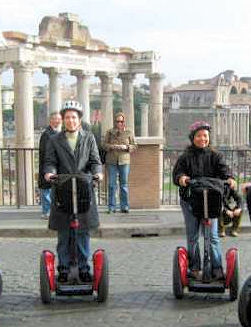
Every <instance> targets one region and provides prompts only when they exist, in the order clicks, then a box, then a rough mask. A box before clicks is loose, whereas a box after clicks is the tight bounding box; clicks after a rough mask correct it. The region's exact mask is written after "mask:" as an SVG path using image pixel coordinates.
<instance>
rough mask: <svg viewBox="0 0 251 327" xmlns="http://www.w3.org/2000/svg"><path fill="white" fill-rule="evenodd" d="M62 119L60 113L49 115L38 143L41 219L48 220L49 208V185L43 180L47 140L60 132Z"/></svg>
mask: <svg viewBox="0 0 251 327" xmlns="http://www.w3.org/2000/svg"><path fill="white" fill-rule="evenodd" d="M61 126H62V117H61V115H60V113H58V112H53V113H51V114H50V121H49V126H47V127H46V129H45V130H44V132H43V133H42V135H41V138H40V141H39V173H38V187H39V189H40V193H41V206H42V216H41V218H42V219H48V218H49V215H50V206H51V183H48V182H47V181H46V180H45V178H44V169H43V167H44V161H45V151H46V146H47V143H48V140H49V138H50V137H51V136H52V135H55V134H57V133H58V132H60V131H61Z"/></svg>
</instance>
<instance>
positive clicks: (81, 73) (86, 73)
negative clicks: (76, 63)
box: [71, 69, 95, 77]
mask: <svg viewBox="0 0 251 327" xmlns="http://www.w3.org/2000/svg"><path fill="white" fill-rule="evenodd" d="M71 75H72V76H77V77H78V76H86V77H91V76H95V72H93V71H89V70H82V69H72V70H71Z"/></svg>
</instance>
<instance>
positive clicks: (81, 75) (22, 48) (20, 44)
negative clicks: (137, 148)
mask: <svg viewBox="0 0 251 327" xmlns="http://www.w3.org/2000/svg"><path fill="white" fill-rule="evenodd" d="M3 37H5V39H3V40H1V42H0V77H1V73H2V72H3V71H4V70H7V69H9V68H12V69H13V73H14V97H15V101H14V102H15V106H14V110H15V127H16V147H18V148H27V147H28V148H32V147H33V146H34V119H33V85H32V83H33V73H34V71H35V70H40V71H42V72H43V73H44V74H47V75H48V80H49V83H48V84H49V85H48V90H49V97H48V103H49V112H48V113H52V112H59V111H60V109H61V103H62V92H61V91H62V90H61V87H62V85H61V78H62V76H63V75H64V74H71V75H72V76H75V78H76V91H77V92H76V93H77V95H76V100H78V101H79V102H80V103H81V105H82V107H83V119H84V120H85V121H86V122H90V106H89V100H90V97H89V85H90V78H91V77H92V76H97V77H99V79H100V88H101V113H102V122H101V130H102V136H104V135H105V133H106V131H107V130H108V129H109V128H111V127H112V126H113V80H114V78H116V77H119V78H120V79H121V82H122V110H123V111H124V112H125V114H126V116H127V126H128V127H130V128H131V129H132V130H134V92H133V82H134V78H135V77H136V74H139V73H140V74H145V75H146V78H149V89H150V101H149V102H150V103H149V109H148V110H144V114H145V115H148V117H149V119H144V121H145V123H146V124H148V126H145V127H146V128H145V131H147V130H149V135H151V136H160V137H162V134H163V118H162V98H163V87H162V79H163V76H162V75H161V74H160V67H159V55H158V54H156V53H155V52H153V51H143V52H135V51H134V50H133V49H131V48H128V47H120V48H112V47H110V46H108V45H107V44H105V43H104V42H102V41H100V40H96V39H93V38H92V37H91V35H90V32H89V30H88V28H87V27H86V26H84V25H83V24H82V23H81V22H80V20H79V18H78V16H77V15H73V14H69V13H63V14H59V16H58V17H45V18H44V19H43V20H42V22H41V24H40V28H39V35H37V36H34V35H27V34H24V33H20V32H13V31H11V32H3ZM0 91H1V83H0ZM0 95H1V92H0ZM0 106H1V101H0ZM1 117H2V115H1V107H0V143H1V139H2V137H1V131H2V122H1ZM145 134H147V133H145ZM157 153H158V152H156V155H157ZM24 164H25V165H24ZM24 167H25V169H26V170H28V172H29V173H30V172H32V160H29V158H23V157H20V158H19V166H18V171H19V173H18V176H19V181H18V185H19V189H20V193H19V195H20V197H21V196H22V200H21V202H20V203H23V202H24V201H23V200H24V199H23V197H25V198H26V199H29V200H27V202H26V203H29V204H30V200H32V187H31V186H32V185H31V179H30V174H29V173H25V172H24ZM27 185H29V186H30V187H26V186H27ZM0 186H1V185H0ZM0 188H1V187H0Z"/></svg>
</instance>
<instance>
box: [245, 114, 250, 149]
mask: <svg viewBox="0 0 251 327" xmlns="http://www.w3.org/2000/svg"><path fill="white" fill-rule="evenodd" d="M249 115H250V114H247V116H246V135H247V145H249V119H250V118H249Z"/></svg>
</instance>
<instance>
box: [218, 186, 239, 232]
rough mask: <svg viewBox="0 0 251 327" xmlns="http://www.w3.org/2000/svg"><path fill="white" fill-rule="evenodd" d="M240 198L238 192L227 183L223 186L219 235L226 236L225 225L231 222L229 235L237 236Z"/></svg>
mask: <svg viewBox="0 0 251 327" xmlns="http://www.w3.org/2000/svg"><path fill="white" fill-rule="evenodd" d="M241 215H242V200H241V197H240V195H239V194H238V192H237V191H236V190H234V189H231V188H230V187H229V185H225V187H224V197H223V210H222V214H221V216H220V219H219V232H220V237H225V236H226V225H229V224H230V223H232V228H231V231H230V235H231V236H234V237H236V236H238V230H239V226H240V223H241Z"/></svg>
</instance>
